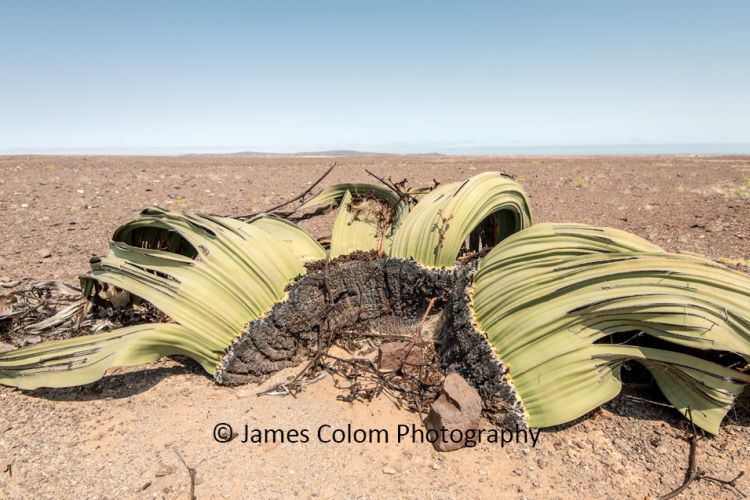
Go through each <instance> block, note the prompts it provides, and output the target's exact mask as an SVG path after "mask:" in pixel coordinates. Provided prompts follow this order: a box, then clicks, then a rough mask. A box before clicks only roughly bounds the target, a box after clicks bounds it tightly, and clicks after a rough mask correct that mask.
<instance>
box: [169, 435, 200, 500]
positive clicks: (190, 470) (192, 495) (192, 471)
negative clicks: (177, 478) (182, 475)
mask: <svg viewBox="0 0 750 500" xmlns="http://www.w3.org/2000/svg"><path fill="white" fill-rule="evenodd" d="M172 451H174V452H175V454H176V455H177V458H179V459H180V462H182V465H184V466H185V468H186V469H187V471H188V475H189V476H190V500H195V469H193V468H192V467H190V466H189V465H188V463H187V462H186V461H185V459H184V458H183V457H182V454H181V453H180V450H179V449H178V448H177V447H176V446H174V447H172Z"/></svg>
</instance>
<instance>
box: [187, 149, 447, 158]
mask: <svg viewBox="0 0 750 500" xmlns="http://www.w3.org/2000/svg"><path fill="white" fill-rule="evenodd" d="M183 156H238V157H245V158H253V157H269V156H270V157H273V156H287V157H288V156H308V157H309V156H321V157H345V156H446V155H444V154H441V153H409V154H398V153H373V152H369V151H357V150H354V149H332V150H329V151H302V152H299V153H264V152H262V151H237V152H235V153H198V154H195V153H194V154H186V155H183Z"/></svg>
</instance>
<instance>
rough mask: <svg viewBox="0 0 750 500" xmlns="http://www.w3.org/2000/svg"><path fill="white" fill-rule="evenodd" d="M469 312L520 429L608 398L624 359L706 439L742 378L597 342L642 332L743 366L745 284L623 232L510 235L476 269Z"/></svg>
mask: <svg viewBox="0 0 750 500" xmlns="http://www.w3.org/2000/svg"><path fill="white" fill-rule="evenodd" d="M472 310H473V313H474V315H475V317H476V321H477V325H478V327H479V329H480V330H481V331H482V332H483V333H485V334H486V335H487V337H488V340H489V342H490V343H491V345H492V346H493V348H494V349H495V352H496V354H497V355H498V357H499V358H500V359H501V360H502V361H503V362H504V363H505V364H506V365H507V366H510V372H509V381H510V383H511V384H512V385H513V386H514V387H515V388H516V390H517V394H518V396H519V398H520V399H521V401H522V403H523V405H524V407H525V411H526V413H527V418H528V421H529V423H530V425H534V426H550V425H557V424H561V423H564V422H567V421H570V420H572V419H574V418H577V417H579V416H581V415H583V414H585V413H586V412H587V411H589V410H591V409H593V408H595V407H596V406H598V405H600V404H602V403H604V402H606V401H607V400H609V399H611V398H612V397H614V396H615V395H616V394H617V393H618V392H619V390H620V380H619V367H620V366H621V364H622V362H624V360H627V359H633V360H636V361H638V362H640V363H642V364H644V365H645V366H646V367H647V368H648V369H649V370H650V371H651V372H652V373H653V374H654V377H655V379H656V380H657V383H658V384H659V386H660V387H661V388H662V391H663V392H664V394H665V395H666V396H667V398H669V399H670V400H671V401H673V403H674V404H675V406H676V407H677V408H678V409H680V410H681V411H683V412H685V411H686V408H687V406H692V408H693V411H694V418H695V422H696V424H697V425H700V426H701V427H703V428H704V429H706V430H708V431H709V432H716V431H717V430H718V426H719V423H720V421H721V419H722V418H723V416H724V415H725V414H726V411H727V410H728V408H729V407H730V406H731V402H732V401H733V400H734V398H735V397H736V395H738V394H739V393H740V392H742V390H743V389H744V387H745V386H746V384H747V383H748V381H749V380H750V378H748V376H747V375H744V374H742V373H740V372H739V371H737V370H729V369H727V368H724V367H722V366H720V365H718V364H715V363H712V362H709V361H706V360H703V359H700V358H698V357H695V356H689V355H687V354H680V353H678V352H672V351H668V350H666V351H664V350H659V349H647V348H641V347H637V346H631V345H627V346H625V345H612V344H606V343H601V342H602V341H604V340H606V339H607V338H608V337H609V336H611V335H613V334H615V333H620V332H633V335H637V334H638V333H639V332H641V335H650V336H653V337H656V338H658V339H660V340H663V341H666V342H669V343H672V344H676V345H680V346H686V347H690V348H693V349H698V350H703V351H707V352H708V351H717V350H720V351H726V352H733V353H738V354H741V355H743V356H744V357H745V359H750V278H748V277H747V276H745V275H742V274H740V273H737V272H733V271H731V270H729V269H727V268H724V267H723V266H720V265H717V264H714V263H713V262H711V261H708V260H706V259H703V258H700V257H697V256H692V255H678V254H669V253H666V252H663V251H659V249H658V247H655V246H654V245H652V244H650V243H648V242H646V241H645V240H642V239H641V238H638V237H637V236H634V235H630V234H628V233H625V232H622V231H617V230H614V229H609V228H595V227H592V226H583V225H573V224H542V225H537V226H533V227H532V228H530V229H527V230H524V231H521V232H520V233H517V234H515V235H513V236H512V237H510V238H508V239H507V240H505V241H504V242H503V243H501V244H500V245H498V246H497V247H495V248H494V249H493V250H492V251H491V252H490V253H489V254H488V255H487V256H486V257H485V259H484V260H482V262H481V263H480V266H479V270H478V271H477V273H476V275H475V277H474V282H473V291H472ZM597 341H599V343H597ZM603 360H604V361H603ZM698 367H700V370H699V371H696V368H698ZM699 403H700V404H699Z"/></svg>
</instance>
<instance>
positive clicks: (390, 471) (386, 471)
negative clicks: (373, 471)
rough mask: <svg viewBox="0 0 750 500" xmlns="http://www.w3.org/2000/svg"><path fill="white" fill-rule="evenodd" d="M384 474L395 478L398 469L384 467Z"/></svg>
mask: <svg viewBox="0 0 750 500" xmlns="http://www.w3.org/2000/svg"><path fill="white" fill-rule="evenodd" d="M383 474H388V475H389V476H393V475H394V474H396V469H394V468H393V467H387V466H386V467H383Z"/></svg>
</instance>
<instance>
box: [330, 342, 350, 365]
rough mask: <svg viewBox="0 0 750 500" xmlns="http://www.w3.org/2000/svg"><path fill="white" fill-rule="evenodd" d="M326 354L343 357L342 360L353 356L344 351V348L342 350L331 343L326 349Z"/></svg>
mask: <svg viewBox="0 0 750 500" xmlns="http://www.w3.org/2000/svg"><path fill="white" fill-rule="evenodd" d="M327 354H328V355H329V356H333V357H334V358H338V359H344V360H347V361H348V360H350V359H352V358H353V357H354V356H352V355H351V353H349V352H348V351H346V350H344V349H342V348H341V347H339V346H336V345H332V346H331V347H330V349H328V353H327Z"/></svg>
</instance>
